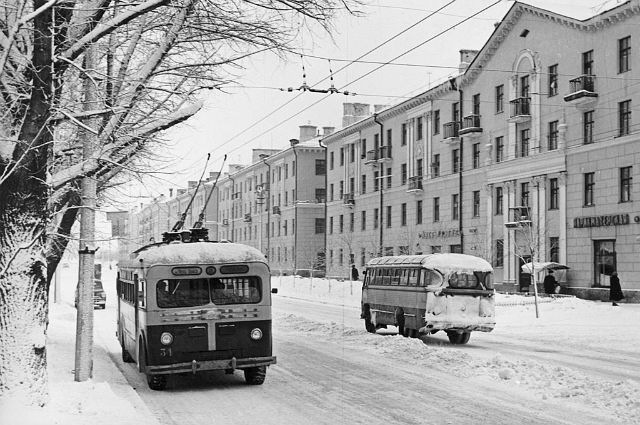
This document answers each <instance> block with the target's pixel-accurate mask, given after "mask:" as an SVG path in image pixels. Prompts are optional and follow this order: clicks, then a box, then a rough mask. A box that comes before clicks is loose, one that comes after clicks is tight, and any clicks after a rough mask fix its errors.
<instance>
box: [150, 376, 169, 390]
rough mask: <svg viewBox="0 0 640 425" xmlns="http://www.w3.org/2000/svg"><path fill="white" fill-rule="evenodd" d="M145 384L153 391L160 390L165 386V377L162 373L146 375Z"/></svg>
mask: <svg viewBox="0 0 640 425" xmlns="http://www.w3.org/2000/svg"><path fill="white" fill-rule="evenodd" d="M147 384H149V388H151V389H152V390H154V391H162V390H164V389H165V387H166V386H167V377H166V376H164V375H147Z"/></svg>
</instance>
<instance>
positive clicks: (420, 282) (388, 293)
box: [361, 254, 496, 344]
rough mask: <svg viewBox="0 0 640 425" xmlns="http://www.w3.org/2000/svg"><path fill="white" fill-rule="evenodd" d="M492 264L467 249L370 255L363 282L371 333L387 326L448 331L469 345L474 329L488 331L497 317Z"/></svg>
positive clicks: (410, 331) (411, 331) (406, 331)
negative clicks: (428, 252) (469, 252)
mask: <svg viewBox="0 0 640 425" xmlns="http://www.w3.org/2000/svg"><path fill="white" fill-rule="evenodd" d="M492 273H493V268H492V267H491V265H490V264H489V263H488V262H487V261H485V260H483V259H482V258H478V257H474V256H471V255H465V254H430V255H398V256H389V257H378V258H373V259H371V260H370V261H369V262H368V263H367V266H366V271H365V278H364V283H363V286H362V312H361V318H363V319H364V322H365V327H366V329H367V331H369V332H375V331H376V329H378V328H386V327H387V325H393V326H397V327H398V332H399V333H400V334H402V335H404V336H410V337H414V338H415V337H418V336H419V335H424V334H433V333H435V332H437V331H441V330H442V331H445V332H446V333H447V336H448V337H449V341H450V342H451V343H453V344H466V343H467V342H468V341H469V337H470V335H471V331H482V332H490V331H491V330H492V329H493V328H494V327H495V324H496V321H495V297H494V295H495V291H494V289H493V277H492Z"/></svg>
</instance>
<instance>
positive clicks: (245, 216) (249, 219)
mask: <svg viewBox="0 0 640 425" xmlns="http://www.w3.org/2000/svg"><path fill="white" fill-rule="evenodd" d="M244 222H245V223H251V214H245V215H244Z"/></svg>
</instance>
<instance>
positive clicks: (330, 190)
mask: <svg viewBox="0 0 640 425" xmlns="http://www.w3.org/2000/svg"><path fill="white" fill-rule="evenodd" d="M329 200H330V201H333V183H331V184H330V185H329Z"/></svg>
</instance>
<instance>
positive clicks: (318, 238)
mask: <svg viewBox="0 0 640 425" xmlns="http://www.w3.org/2000/svg"><path fill="white" fill-rule="evenodd" d="M332 131H333V128H332V127H324V134H326V135H328V134H329V133H330V132H332ZM316 132H317V127H316V126H312V125H303V126H300V138H299V139H292V140H291V141H290V144H291V146H290V147H289V148H287V149H284V150H266V149H255V150H254V151H253V158H252V163H251V164H250V165H248V166H232V167H230V171H229V174H228V176H226V177H225V178H224V179H222V180H221V181H220V183H219V191H220V192H219V197H220V200H219V205H220V217H221V219H222V222H221V224H222V226H221V227H220V233H219V238H220V239H227V240H233V241H234V242H239V243H244V244H247V245H251V246H254V247H257V248H258V249H260V250H261V251H262V252H264V253H265V255H267V257H268V258H269V263H270V266H271V269H272V271H275V272H286V273H291V272H293V271H294V270H297V271H298V272H302V273H306V272H308V270H311V269H314V268H315V269H317V268H318V267H319V265H320V264H321V263H322V262H323V255H324V254H323V249H324V227H325V224H324V198H325V190H324V187H325V177H326V167H325V159H324V148H323V147H322V146H321V145H320V143H319V141H320V138H319V137H317V136H316Z"/></svg>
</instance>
